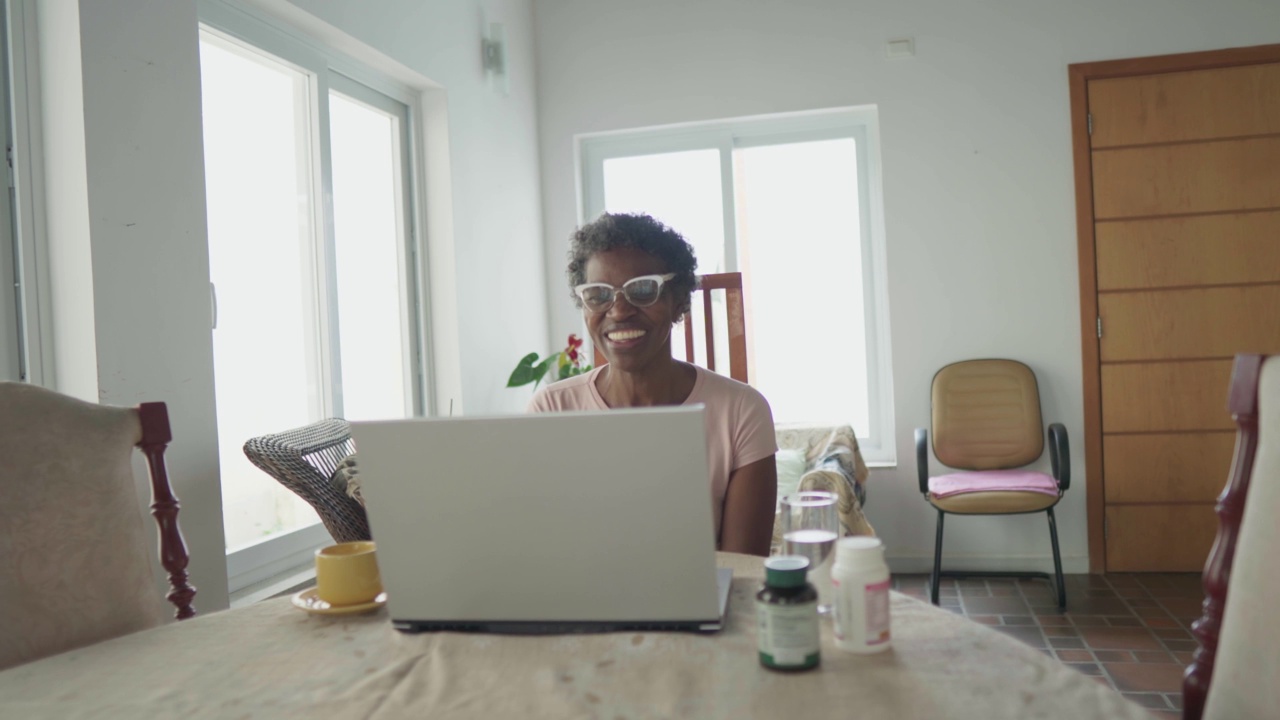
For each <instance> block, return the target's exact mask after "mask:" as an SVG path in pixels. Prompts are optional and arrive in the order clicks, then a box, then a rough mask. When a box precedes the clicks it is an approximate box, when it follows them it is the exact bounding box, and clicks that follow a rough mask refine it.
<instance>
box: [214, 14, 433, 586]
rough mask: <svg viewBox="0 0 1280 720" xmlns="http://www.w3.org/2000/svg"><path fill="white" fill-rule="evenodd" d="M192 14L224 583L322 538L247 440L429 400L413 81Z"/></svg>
mask: <svg viewBox="0 0 1280 720" xmlns="http://www.w3.org/2000/svg"><path fill="white" fill-rule="evenodd" d="M211 15H212V16H213V17H212V18H211V17H210V16H211ZM202 19H203V20H204V21H205V24H204V25H203V26H202V28H201V35H200V64H201V83H202V94H203V107H204V146H205V147H204V149H205V175H206V193H207V206H208V225H209V270H210V277H211V279H212V281H213V287H212V288H211V292H212V293H213V299H214V309H215V310H214V315H215V317H214V330H213V348H214V379H215V386H216V400H217V415H218V443H219V461H220V465H221V472H222V494H223V520H224V530H225V533H226V541H227V551H228V571H229V573H230V575H231V578H230V580H231V583H230V584H231V589H232V591H235V590H238V589H241V588H243V587H244V586H246V585H249V584H251V583H253V582H256V581H258V580H260V579H263V578H265V577H267V576H270V575H271V574H274V573H276V572H279V571H281V570H284V569H286V568H288V567H290V566H292V565H296V564H298V562H306V561H307V560H308V559H309V555H308V554H309V552H310V551H311V550H313V549H314V548H315V547H316V546H317V545H319V544H323V543H326V542H329V538H328V535H327V534H326V533H325V532H324V530H323V528H322V527H320V526H319V525H318V522H319V519H318V518H317V516H316V514H315V512H314V511H313V510H312V509H311V507H310V506H309V505H308V504H307V503H306V502H304V501H302V500H301V499H300V498H298V497H297V496H296V495H295V494H294V493H292V492H291V491H289V490H287V489H286V488H284V487H283V486H281V485H280V484H279V483H277V482H276V481H275V480H273V479H272V478H271V477H270V476H268V475H267V474H265V473H264V472H262V471H261V470H259V469H258V468H256V467H254V466H253V465H252V464H250V463H249V461H248V460H247V459H246V458H245V456H244V453H243V451H242V446H243V444H244V442H245V441H246V440H248V439H249V438H251V437H255V436H258V435H264V434H267V433H272V432H280V431H283V430H288V429H291V428H295V427H299V426H302V425H306V424H308V423H311V422H314V421H316V420H319V419H322V418H325V417H343V418H346V419H348V420H367V419H381V418H397V417H406V416H410V415H414V414H419V413H421V411H422V409H423V408H424V407H425V402H424V398H425V392H426V389H425V388H424V387H423V382H422V379H421V378H422V377H424V376H425V373H423V348H424V339H423V337H422V334H421V333H420V332H419V331H418V328H419V327H420V324H419V322H418V318H419V316H420V312H419V309H420V303H419V297H421V296H422V290H421V288H419V287H418V286H417V284H416V282H415V278H416V277H418V276H419V272H418V271H419V269H418V268H417V257H418V255H419V254H418V253H417V251H416V248H415V246H414V244H413V233H412V232H411V229H412V227H411V226H412V217H413V214H412V212H411V207H412V206H411V187H412V181H411V178H412V162H411V160H410V158H411V154H410V152H409V150H410V145H411V143H410V137H411V133H410V130H411V122H412V117H411V113H410V110H409V105H410V102H411V97H408V96H407V93H406V92H404V91H401V90H399V89H398V88H395V87H394V86H393V85H390V83H389V81H386V82H385V83H383V87H380V88H378V89H375V88H374V87H371V86H370V84H369V83H368V82H357V81H356V80H354V79H352V78H351V77H349V76H348V75H344V74H342V73H341V72H339V71H338V70H337V69H335V67H334V65H335V64H336V62H340V60H339V61H335V58H334V57H332V56H330V55H328V54H327V53H326V51H324V50H323V49H321V48H316V47H313V46H310V45H307V44H304V43H302V42H301V41H299V40H296V39H294V38H292V37H289V36H287V35H285V34H284V33H282V32H279V31H275V30H273V29H271V28H269V27H268V26H266V25H262V24H259V23H257V22H256V21H255V22H249V21H247V20H245V18H243V17H241V16H239V15H234V14H232V11H230V10H228V9H226V8H222V9H221V10H219V6H216V5H210V6H207V7H205V8H202ZM362 80H367V76H364V77H362ZM388 88H389V90H388Z"/></svg>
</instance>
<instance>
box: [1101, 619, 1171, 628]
mask: <svg viewBox="0 0 1280 720" xmlns="http://www.w3.org/2000/svg"><path fill="white" fill-rule="evenodd" d="M1157 619H1159V620H1161V621H1163V620H1164V618H1157ZM1107 621H1108V624H1109V625H1111V627H1142V621H1141V620H1139V619H1138V618H1136V617H1113V618H1107Z"/></svg>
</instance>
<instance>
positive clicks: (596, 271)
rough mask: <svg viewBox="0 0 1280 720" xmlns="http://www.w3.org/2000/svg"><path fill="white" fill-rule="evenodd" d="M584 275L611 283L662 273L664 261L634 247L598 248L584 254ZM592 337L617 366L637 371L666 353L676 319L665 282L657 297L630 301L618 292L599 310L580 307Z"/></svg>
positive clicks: (616, 284) (589, 279)
mask: <svg viewBox="0 0 1280 720" xmlns="http://www.w3.org/2000/svg"><path fill="white" fill-rule="evenodd" d="M584 270H585V273H586V281H587V282H589V283H607V284H609V285H612V286H614V287H615V288H620V287H622V284H623V283H625V282H626V281H628V280H630V279H632V278H636V277H640V276H641V275H662V274H665V273H666V272H667V268H666V265H665V264H664V263H663V262H662V261H661V260H659V259H658V258H656V257H654V256H653V255H650V254H649V253H647V252H644V251H643V250H637V249H635V248H618V249H616V250H606V251H602V252H598V253H596V254H594V255H592V256H591V257H590V258H588V259H587V264H586V267H585V268H584ZM583 314H584V315H585V317H586V320H587V332H588V333H589V334H590V335H591V341H592V343H594V344H595V346H596V347H597V348H599V350H600V352H601V353H603V354H604V356H605V357H606V358H608V360H609V362H610V363H611V364H613V365H614V366H615V367H616V368H617V369H618V370H621V371H624V372H637V371H640V370H643V369H644V368H646V367H650V366H651V364H652V363H653V362H654V360H659V361H665V360H667V359H670V357H671V326H672V324H673V323H674V322H675V321H676V319H677V318H676V315H675V303H674V302H673V301H672V299H671V293H670V292H669V291H668V289H667V287H663V289H662V294H661V295H660V296H659V297H658V301H657V302H655V303H654V304H652V305H650V306H648V307H641V308H638V307H635V306H634V305H632V304H631V303H630V302H628V301H627V298H626V296H625V295H624V294H623V293H621V292H618V293H617V296H616V299H615V300H614V302H613V306H612V307H610V308H609V309H608V310H606V311H604V312H599V313H597V312H592V311H590V310H586V309H585V308H584V309H583Z"/></svg>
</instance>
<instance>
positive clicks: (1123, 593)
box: [1116, 587, 1151, 600]
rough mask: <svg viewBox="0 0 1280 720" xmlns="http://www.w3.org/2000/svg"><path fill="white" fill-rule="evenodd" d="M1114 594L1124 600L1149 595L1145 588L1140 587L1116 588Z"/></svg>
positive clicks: (1147, 596)
mask: <svg viewBox="0 0 1280 720" xmlns="http://www.w3.org/2000/svg"><path fill="white" fill-rule="evenodd" d="M1116 595H1118V596H1120V597H1122V598H1124V599H1126V600H1137V599H1139V598H1149V597H1151V595H1150V594H1148V593H1147V591H1146V590H1145V589H1143V588H1140V587H1125V588H1116Z"/></svg>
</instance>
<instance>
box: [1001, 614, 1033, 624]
mask: <svg viewBox="0 0 1280 720" xmlns="http://www.w3.org/2000/svg"><path fill="white" fill-rule="evenodd" d="M1004 624H1005V625H1035V624H1036V619H1035V618H1034V617H1032V616H1030V615H1005V616H1004Z"/></svg>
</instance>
